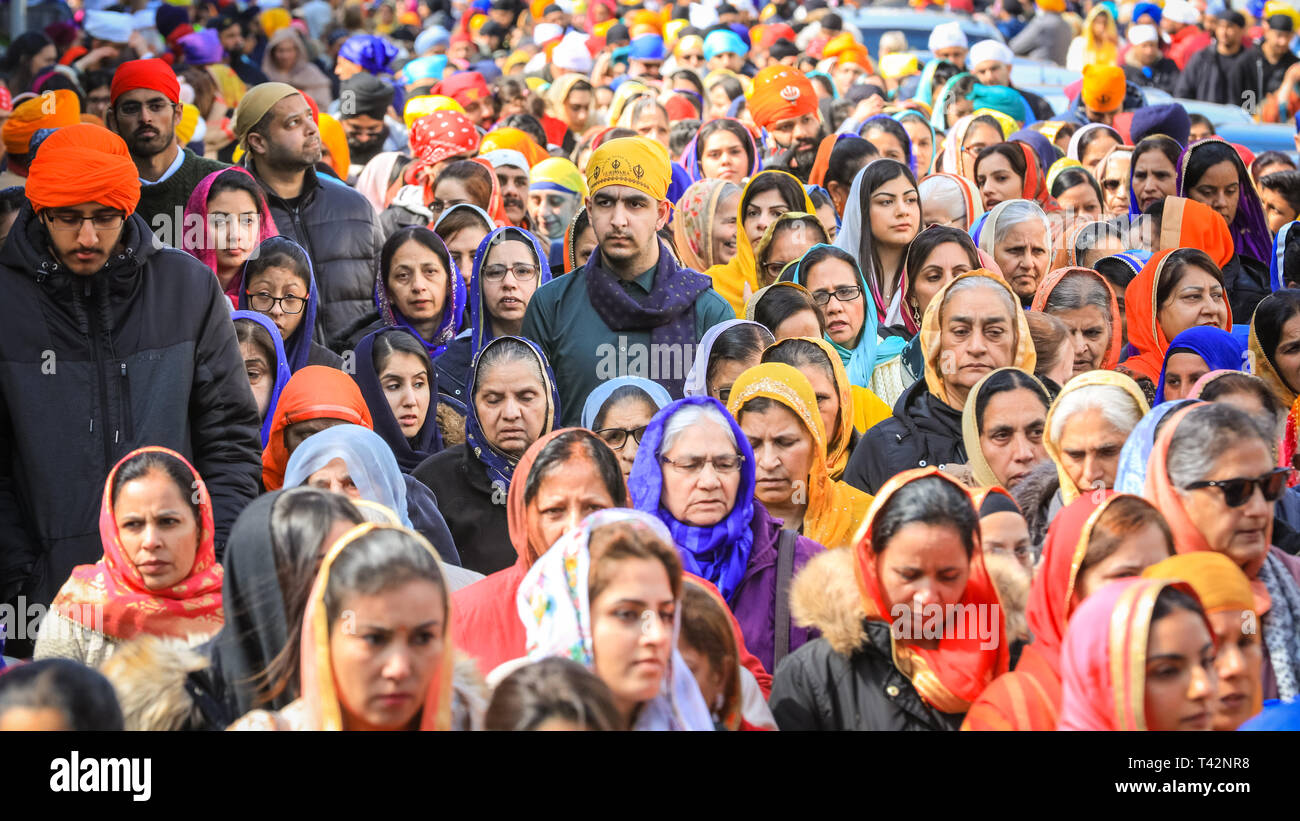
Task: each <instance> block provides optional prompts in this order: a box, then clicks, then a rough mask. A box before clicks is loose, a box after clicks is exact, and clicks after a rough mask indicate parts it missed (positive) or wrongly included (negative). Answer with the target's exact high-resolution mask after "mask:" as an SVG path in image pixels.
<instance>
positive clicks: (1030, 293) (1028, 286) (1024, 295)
mask: <svg viewBox="0 0 1300 821" xmlns="http://www.w3.org/2000/svg"><path fill="white" fill-rule="evenodd" d="M976 241H977V242H978V243H979V247H980V250H982V251H984V252H985V253H987V254H989V255H991V256H992V257H993V260H994V262H996V263H997V265H998V269H999V270H1001V272H1002V276H1003V277H1004V278H1005V279H1006V281H1007V282H1008V283H1010V284H1011V289H1012V290H1013V291H1015V294H1016V296H1017V297H1019V298H1020V303H1021V304H1022V305H1025V306H1028V305H1031V304H1032V303H1033V300H1034V293H1035V292H1036V291H1037V290H1038V285H1039V283H1041V282H1042V281H1043V280H1044V279H1045V278H1046V277H1047V271H1048V269H1049V268H1050V267H1051V264H1052V254H1053V245H1052V226H1051V223H1050V222H1049V221H1048V219H1047V214H1046V213H1044V212H1043V209H1042V208H1040V207H1039V205H1038V203H1036V202H1033V201H1031V200H1025V199H1014V200H1008V201H1006V202H1003V203H1001V204H999V205H998V206H997V207H995V208H994V209H993V210H992V211H990V212H989V215H988V217H987V218H986V219H985V220H984V223H983V225H982V226H981V227H980V228H979V231H978V232H976Z"/></svg>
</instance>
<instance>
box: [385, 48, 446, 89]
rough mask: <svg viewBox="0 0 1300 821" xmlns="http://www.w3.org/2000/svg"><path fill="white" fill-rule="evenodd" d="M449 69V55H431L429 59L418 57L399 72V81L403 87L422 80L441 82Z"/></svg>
mask: <svg viewBox="0 0 1300 821" xmlns="http://www.w3.org/2000/svg"><path fill="white" fill-rule="evenodd" d="M446 69H447V55H445V54H431V55H429V56H428V57H416V58H415V59H414V60H411V61H410V62H408V63H407V64H406V65H404V66H402V70H401V71H399V72H397V79H399V80H400V81H401V82H402V85H407V86H409V85H414V84H416V83H418V82H420V81H421V80H441V79H442V73H443V72H444V71H446Z"/></svg>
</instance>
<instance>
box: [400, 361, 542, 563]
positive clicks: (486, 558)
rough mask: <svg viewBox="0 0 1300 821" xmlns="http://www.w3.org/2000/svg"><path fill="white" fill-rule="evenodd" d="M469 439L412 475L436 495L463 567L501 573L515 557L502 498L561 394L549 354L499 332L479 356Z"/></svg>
mask: <svg viewBox="0 0 1300 821" xmlns="http://www.w3.org/2000/svg"><path fill="white" fill-rule="evenodd" d="M469 396H470V401H469V403H468V409H467V410H468V413H467V416H466V419H465V442H464V443H463V444H459V445H456V446H454V447H450V448H447V449H446V450H443V451H440V452H439V453H436V454H434V455H433V456H430V457H429V458H428V459H426V460H425V461H424V462H423V463H421V464H420V466H419V467H417V468H416V469H415V470H414V471H412V474H411V475H413V476H414V477H415V478H416V479H419V480H420V481H421V482H423V483H424V484H426V485H428V486H429V487H430V488H431V489H432V490H433V491H434V493H435V494H436V495H437V497H438V500H439V504H440V507H441V508H442V511H443V514H444V516H446V517H447V526H448V527H449V528H450V529H451V535H452V538H453V539H454V540H455V542H456V544H457V546H458V547H459V546H460V545H464V546H465V549H464V551H463V552H462V553H461V561H462V565H463V566H464V567H467V568H469V569H470V570H474V571H476V572H479V573H495V572H496V571H498V570H504V569H505V568H507V567H509V566H510V565H511V564H513V563H514V561H515V559H516V558H517V557H516V555H515V551H514V550H513V549H512V548H511V546H510V538H509V534H508V531H507V527H506V514H505V508H504V506H503V505H502V500H504V499H505V497H506V493H507V491H508V490H509V488H510V477H511V476H512V475H513V474H514V469H515V465H516V464H517V463H518V462H519V457H521V456H523V454H524V451H525V450H527V449H528V446H529V445H531V444H532V443H533V442H535V441H537V439H538V437H540V436H542V435H543V434H545V433H548V432H550V430H551V428H552V427H553V426H554V424H555V419H556V416H557V414H558V411H559V395H558V393H557V392H556V389H555V379H554V377H553V376H552V375H551V368H550V364H549V363H548V362H547V361H546V356H545V355H544V354H542V352H541V350H540V349H538V348H537V346H536V345H534V344H533V343H532V342H529V341H527V340H525V339H521V338H520V337H517V336H500V337H497V338H496V339H494V340H492V341H491V342H489V343H488V344H487V345H486V346H485V347H484V348H483V351H482V352H481V353H480V354H479V355H478V357H477V358H476V359H475V361H474V370H473V373H472V374H471V377H470V384H469Z"/></svg>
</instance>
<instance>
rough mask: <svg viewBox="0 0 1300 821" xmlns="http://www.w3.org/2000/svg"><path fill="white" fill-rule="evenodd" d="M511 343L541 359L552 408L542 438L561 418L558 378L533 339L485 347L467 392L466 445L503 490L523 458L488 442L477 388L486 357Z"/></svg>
mask: <svg viewBox="0 0 1300 821" xmlns="http://www.w3.org/2000/svg"><path fill="white" fill-rule="evenodd" d="M507 339H513V340H514V341H516V342H522V343H524V344H525V345H527V346H528V348H529V350H531V351H532V352H533V353H534V354H535V355H536V356H537V366H538V368H540V369H541V371H542V386H543V390H544V391H545V392H546V395H547V397H548V400H547V401H548V404H549V405H550V407H549V409H548V410H547V413H546V422H545V424H543V425H542V432H541V433H540V434H538V435H539V436H545V435H546V434H548V433H550V432H551V430H552V429H553V428H554V427H555V420H556V419H559V418H560V394H559V392H558V391H557V390H556V388H555V374H554V373H552V372H551V363H550V362H548V361H546V354H544V353H542V349H541V348H539V347H537V344H536V343H535V342H533V341H532V340H531V339H524V338H523V337H521V336H499V337H497V338H496V339H494V340H492V341H491V342H489V343H487V344H486V345H484V346H483V350H482V351H480V352H479V353H478V354H476V355H475V357H474V365H473V367H472V368H470V372H469V386H468V388H467V390H466V392H465V396H466V402H465V411H466V413H465V444H466V445H467V446H469V451H470V453H472V454H473V455H474V458H475V459H478V460H479V462H480V463H482V465H483V467H484V468H485V469H486V470H487V475H488V481H489V482H491V483H492V484H493V486H495V487H497V488H500V489H501V490H506V489H508V488H509V487H510V477H512V476H514V473H515V465H517V464H519V458H518V457H516V456H507V455H506V454H505V453H503V452H501V451H500V450H497V448H496V447H495V446H494V445H492V443H491V442H489V441H488V438H487V434H485V433H484V432H483V425H482V423H481V422H479V419H478V403H477V402H475V401H474V391H475V387H474V384H475V383H476V382H478V379H479V363H480V362H482V360H483V355H484V354H485V353H487V352H488V351H489V350H490V349H491V348H492V347H493V346H494V345H499V344H502V343H504V342H505V341H506V340H507ZM502 498H503V499H504V498H505V497H504V496H502Z"/></svg>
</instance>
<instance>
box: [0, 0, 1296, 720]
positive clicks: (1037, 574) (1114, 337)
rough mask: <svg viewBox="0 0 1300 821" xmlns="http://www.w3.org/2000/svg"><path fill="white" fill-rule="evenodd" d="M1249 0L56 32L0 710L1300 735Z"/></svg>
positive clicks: (390, 6) (82, 8)
mask: <svg viewBox="0 0 1300 821" xmlns="http://www.w3.org/2000/svg"><path fill="white" fill-rule="evenodd" d="M913 5H918V3H916V2H914V3H913ZM919 5H920V6H922V7H935V6H938V7H940V8H942V6H940V4H938V3H936V2H934V0H920V2H919ZM1245 5H1246V6H1247V8H1238V9H1231V8H1225V7H1224V6H1222V5H1215V4H1214V3H1213V2H1212V3H1211V4H1210V5H1209V6H1208V7H1207V6H1206V5H1205V4H1204V3H1201V2H1198V0H1165V2H1164V3H1150V2H1140V3H1131V2H1127V1H1126V0H1125V1H1124V2H1119V3H1116V2H1114V1H1113V0H1083V2H1082V4H1081V5H1080V4H1079V3H1076V2H1074V0H1071V1H1070V2H1068V3H1067V2H1066V0H1035V3H1034V7H1032V8H1031V7H1029V6H1028V5H1027V4H1024V5H1022V4H1021V3H1020V2H1018V0H994V2H992V3H990V4H985V3H983V2H978V1H977V2H976V3H974V4H972V2H971V0H950V2H948V3H947V8H946V11H948V12H951V13H954V14H956V15H974V18H975V19H977V20H980V21H983V23H985V24H987V30H988V31H990V32H992V31H994V30H996V31H997V32H998V36H997V37H995V38H992V39H984V40H979V41H975V42H972V41H971V39H970V38H969V37H968V35H967V33H966V30H965V29H963V26H962V23H961V22H959V21H953V22H944V23H942V24H941V25H937V26H935V27H933V30H932V31H930V32H929V34H928V42H926V43H925V44H924V46H925V47H924V48H921V47H919V45H918V44H915V43H909V41H908V39H907V37H906V36H905V35H904V33H903V32H894V31H890V32H885V33H884V34H883V35H881V36H879V42H878V44H877V43H876V41H875V39H871V40H870V47H869V46H868V45H867V41H866V40H865V39H864V36H863V34H864V32H863V31H861V30H859V29H858V28H856V27H855V24H854V20H855V19H857V18H856V17H855V14H854V11H855V7H854V6H853V5H852V4H848V5H846V6H838V5H837V6H829V5H828V3H827V2H826V0H807V2H801V3H795V2H792V1H791V0H784V2H774V3H771V4H768V5H764V6H762V7H761V8H760V7H757V6H755V5H754V4H752V3H751V2H749V0H741V2H734V0H733V2H716V3H715V2H706V3H692V4H678V5H673V4H664V3H659V2H654V0H643V1H642V2H637V1H636V0H633V2H627V1H626V0H587V2H585V3H583V2H582V0H577V2H573V1H572V0H532V2H523V0H472V2H468V3H465V2H463V1H462V0H418V2H417V0H376V2H366V3H361V2H356V0H346V2H342V3H340V2H332V1H331V0H307V1H306V2H301V3H299V2H288V0H262V2H260V3H258V4H256V5H248V6H245V5H244V3H242V2H238V1H237V0H195V2H192V3H191V2H184V1H183V0H166V2H162V3H157V2H150V3H143V2H134V1H133V2H131V3H129V4H127V5H112V4H111V0H97V2H90V1H89V0H87V2H85V3H82V4H76V6H75V8H69V7H68V6H65V5H64V4H63V2H62V0H44V2H40V3H36V4H33V5H31V6H30V7H29V9H28V20H29V23H31V28H30V30H28V31H26V32H23V33H20V34H18V35H17V36H14V37H12V38H11V40H10V43H9V46H8V49H7V51H6V53H5V55H4V57H3V58H2V59H0V77H3V80H4V87H3V88H2V89H0V91H2V92H3V93H0V116H2V117H3V126H2V127H0V137H2V138H3V144H4V152H5V153H4V162H5V165H4V171H3V173H2V174H0V177H3V181H4V183H5V184H7V185H9V187H8V188H5V189H4V190H2V191H0V238H2V239H3V247H2V249H0V290H2V292H3V294H4V298H3V299H2V300H0V605H2V606H0V630H2V631H3V632H0V639H2V640H3V642H4V655H3V656H0V668H3V669H0V729H123V728H125V729H144V730H179V729H232V730H308V729H320V730H325V729H329V730H400V729H430V730H432V729H444V730H447V729H455V730H481V729H491V730H534V729H585V730H631V729H635V730H651V729H668V730H715V729H717V730H777V729H779V730H830V729H890V730H902V729H924V730H956V729H964V730H994V729H1003V730H1006V729H1015V730H1052V729H1061V730H1079V729H1104V730H1118V729H1134V730H1209V729H1214V730H1234V729H1238V728H1242V727H1247V728H1255V727H1296V726H1297V722H1298V721H1300V718H1298V717H1297V713H1296V711H1297V710H1300V703H1297V702H1296V701H1295V699H1296V698H1297V696H1300V558H1297V556H1296V554H1297V552H1298V551H1300V475H1297V472H1296V468H1297V467H1298V466H1300V462H1297V461H1296V457H1297V451H1298V450H1300V429H1298V427H1297V418H1298V417H1300V400H1298V396H1300V289H1297V288H1296V284H1297V281H1298V280H1300V230H1297V229H1296V226H1297V225H1298V224H1300V223H1298V222H1297V216H1298V215H1300V170H1297V167H1296V162H1295V160H1294V158H1293V156H1291V155H1289V154H1287V153H1281V152H1267V153H1261V154H1259V155H1257V156H1256V155H1254V154H1252V152H1251V151H1250V150H1249V149H1248V148H1246V147H1245V146H1242V145H1237V144H1233V143H1230V142H1228V141H1225V140H1224V139H1222V138H1220V137H1218V136H1216V135H1215V134H1214V124H1213V123H1212V122H1210V121H1209V120H1207V119H1206V118H1205V117H1201V116H1198V115H1195V114H1190V113H1189V112H1188V110H1187V109H1186V108H1185V107H1184V106H1183V105H1182V104H1181V103H1179V102H1172V103H1163V104H1148V100H1147V97H1146V94H1147V90H1149V89H1153V88H1154V89H1162V90H1163V91H1166V92H1169V93H1171V94H1173V95H1175V96H1177V97H1183V98H1188V99H1196V100H1200V101H1209V102H1220V103H1230V104H1234V105H1238V104H1245V103H1246V102H1247V98H1249V99H1250V100H1251V101H1253V102H1251V103H1250V110H1251V113H1252V114H1254V115H1255V116H1256V118H1257V119H1258V120H1259V121H1261V122H1290V121H1291V120H1292V118H1293V117H1296V115H1297V113H1298V112H1300V68H1296V66H1297V65H1300V60H1298V58H1297V56H1296V54H1295V53H1294V49H1293V47H1294V46H1295V38H1296V35H1297V24H1300V13H1298V12H1296V11H1295V10H1294V9H1292V8H1290V7H1289V6H1287V5H1286V4H1285V3H1280V2H1277V0H1270V2H1268V3H1267V4H1265V3H1263V2H1258V0H1250V2H1248V3H1246V4H1245ZM941 19H946V18H941ZM873 50H874V52H875V53H873ZM1026 57H1027V58H1031V59H1038V60H1047V61H1051V62H1053V63H1056V64H1058V65H1059V66H1060V67H1061V68H1060V70H1062V71H1074V72H1077V73H1078V75H1079V79H1078V80H1077V81H1076V82H1074V83H1072V84H1070V85H1068V86H1066V87H1065V89H1064V94H1065V96H1066V98H1067V100H1068V102H1067V105H1066V106H1065V108H1064V109H1063V110H1054V109H1053V106H1052V104H1051V103H1049V101H1048V100H1047V99H1046V98H1044V97H1043V96H1041V95H1039V94H1036V93H1034V92H1032V91H1029V90H1023V89H1018V88H1017V87H1016V86H1015V85H1013V84H1012V80H1011V73H1012V66H1013V65H1014V64H1015V63H1016V62H1017V61H1018V60H1020V59H1022V58H1026ZM1297 122H1300V118H1297ZM1297 145H1298V146H1300V137H1298V138H1297ZM29 616H34V618H28V617H29ZM37 624H39V626H37Z"/></svg>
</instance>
